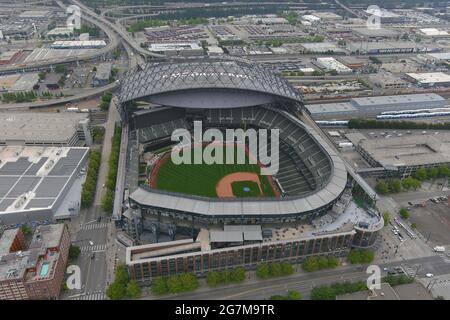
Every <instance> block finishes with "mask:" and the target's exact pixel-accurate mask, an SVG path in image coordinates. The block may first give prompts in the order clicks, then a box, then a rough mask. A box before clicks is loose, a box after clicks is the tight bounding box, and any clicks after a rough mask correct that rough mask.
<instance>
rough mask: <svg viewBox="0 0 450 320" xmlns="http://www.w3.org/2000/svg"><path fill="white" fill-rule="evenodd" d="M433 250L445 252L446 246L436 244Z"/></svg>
mask: <svg viewBox="0 0 450 320" xmlns="http://www.w3.org/2000/svg"><path fill="white" fill-rule="evenodd" d="M433 250H434V251H435V252H445V247H443V246H436V247H434V248H433Z"/></svg>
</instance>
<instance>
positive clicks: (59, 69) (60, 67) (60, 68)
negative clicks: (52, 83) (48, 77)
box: [55, 64, 67, 73]
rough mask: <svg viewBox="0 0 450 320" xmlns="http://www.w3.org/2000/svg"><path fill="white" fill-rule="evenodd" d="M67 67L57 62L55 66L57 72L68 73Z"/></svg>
mask: <svg viewBox="0 0 450 320" xmlns="http://www.w3.org/2000/svg"><path fill="white" fill-rule="evenodd" d="M66 71H67V67H66V66H65V65H64V64H57V65H56V67H55V72H56V73H66Z"/></svg>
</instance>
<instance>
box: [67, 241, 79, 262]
mask: <svg viewBox="0 0 450 320" xmlns="http://www.w3.org/2000/svg"><path fill="white" fill-rule="evenodd" d="M80 253H81V250H80V247H78V246H76V245H73V244H71V245H70V247H69V260H75V259H77V258H78V256H79V255H80Z"/></svg>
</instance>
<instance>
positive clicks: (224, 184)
mask: <svg viewBox="0 0 450 320" xmlns="http://www.w3.org/2000/svg"><path fill="white" fill-rule="evenodd" d="M199 148H200V147H199ZM224 148H225V149H226V148H233V146H225V147H224ZM234 148H235V152H234V154H235V160H237V159H236V158H237V148H238V146H234ZM225 152H226V150H224V154H225ZM236 162H237V161H235V163H236ZM269 179H270V178H268V177H267V176H264V175H260V167H259V166H258V165H257V164H249V156H248V153H246V161H245V164H205V163H203V164H178V165H176V164H174V163H173V162H172V161H171V159H170V157H168V159H167V160H166V161H164V162H163V163H161V164H160V166H159V169H158V171H157V172H156V173H155V181H153V183H152V182H151V184H152V185H153V186H155V187H156V188H157V189H161V190H167V191H173V192H179V193H185V194H191V195H198V196H205V197H258V196H261V197H263V196H264V197H275V196H276V195H277V194H276V192H275V191H274V188H273V187H272V185H271V183H270V181H269Z"/></svg>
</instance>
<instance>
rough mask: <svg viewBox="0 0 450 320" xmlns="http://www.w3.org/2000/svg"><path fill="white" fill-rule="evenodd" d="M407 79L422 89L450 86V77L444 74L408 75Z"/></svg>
mask: <svg viewBox="0 0 450 320" xmlns="http://www.w3.org/2000/svg"><path fill="white" fill-rule="evenodd" d="M406 79H408V80H410V81H411V82H414V83H417V84H418V85H419V86H421V87H435V86H449V85H450V75H448V74H446V73H443V72H426V73H406Z"/></svg>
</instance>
